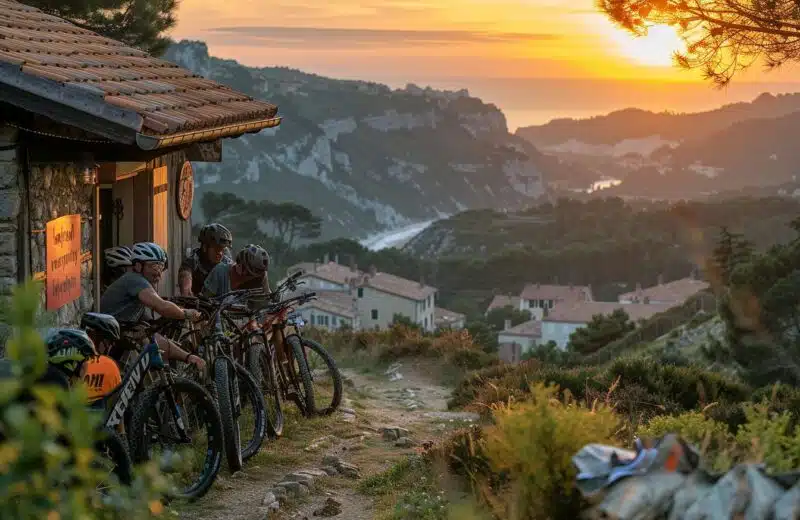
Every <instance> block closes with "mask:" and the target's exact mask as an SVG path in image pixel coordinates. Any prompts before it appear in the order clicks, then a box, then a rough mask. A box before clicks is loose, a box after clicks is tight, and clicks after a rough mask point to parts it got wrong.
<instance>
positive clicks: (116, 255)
mask: <svg viewBox="0 0 800 520" xmlns="http://www.w3.org/2000/svg"><path fill="white" fill-rule="evenodd" d="M104 254H105V258H106V265H107V266H108V267H111V268H116V267H128V266H131V265H133V260H132V259H131V256H132V255H133V252H132V251H131V249H130V248H129V247H125V246H118V247H109V248H108V249H106V250H105V251H104Z"/></svg>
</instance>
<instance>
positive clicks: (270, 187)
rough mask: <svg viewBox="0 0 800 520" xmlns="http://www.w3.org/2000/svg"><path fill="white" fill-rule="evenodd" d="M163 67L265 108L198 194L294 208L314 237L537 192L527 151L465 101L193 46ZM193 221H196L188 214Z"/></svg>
mask: <svg viewBox="0 0 800 520" xmlns="http://www.w3.org/2000/svg"><path fill="white" fill-rule="evenodd" d="M165 57H166V59H168V60H170V61H173V62H175V63H177V64H179V65H181V66H184V67H187V68H189V69H191V70H193V71H195V72H197V73H199V74H202V75H203V76H205V77H207V78H210V79H214V80H217V81H220V82H222V83H224V84H227V85H229V86H231V87H232V88H234V89H237V90H240V91H242V92H247V93H248V94H250V95H252V96H254V97H257V98H260V99H266V100H268V101H270V102H273V103H275V104H277V105H278V107H279V115H281V116H283V118H284V120H283V123H282V124H281V126H280V127H279V128H277V129H276V130H275V131H273V132H267V131H265V132H261V133H260V134H256V135H245V136H242V137H241V138H239V139H236V140H231V141H228V142H226V143H225V145H224V147H223V150H224V152H223V162H222V163H219V164H209V163H206V164H198V167H197V180H196V183H197V191H198V195H199V196H202V194H203V193H204V192H206V191H209V190H213V191H220V192H232V193H235V194H237V195H239V196H242V197H245V198H247V199H270V200H273V201H278V202H282V201H294V202H298V203H300V204H303V205H304V206H307V207H308V208H310V209H311V210H312V211H313V212H314V213H315V214H317V215H319V216H322V217H323V218H324V219H325V221H324V223H323V237H322V238H333V237H337V236H344V237H354V238H355V237H364V236H366V235H368V234H371V233H375V232H378V231H382V230H385V229H387V228H394V227H400V226H404V225H408V224H410V223H413V222H418V221H425V220H430V219H435V218H439V217H441V216H443V215H447V214H453V213H456V212H459V211H463V210H466V209H470V208H517V207H522V206H525V205H527V204H529V203H530V202H531V201H532V197H536V196H538V195H540V194H541V193H542V192H543V184H542V176H543V174H544V173H543V171H542V170H541V166H542V164H550V165H551V166H552V167H555V168H557V167H558V164H557V163H555V164H552V162H548V160H547V159H546V158H544V159H543V158H542V156H541V154H539V152H538V151H537V150H536V149H535V147H534V146H533V145H531V144H530V143H528V142H527V141H525V140H524V139H522V138H520V137H518V136H515V135H513V134H510V133H509V132H508V128H507V126H506V120H505V117H504V115H503V113H502V112H501V111H500V110H499V109H498V108H497V107H496V106H494V105H490V104H486V103H484V102H482V101H481V100H480V99H477V98H474V97H471V96H470V95H469V93H468V92H467V91H465V90H462V91H455V92H453V91H437V90H432V89H423V88H419V87H415V86H413V85H409V86H408V87H407V88H405V89H395V90H392V89H390V88H389V87H387V86H384V85H380V84H377V83H368V82H363V81H349V80H336V79H330V78H326V77H322V76H317V75H313V74H306V73H303V72H300V71H297V70H292V69H288V68H280V67H266V68H249V67H245V66H243V65H240V64H239V63H237V62H235V61H233V60H220V59H217V58H214V57H211V56H209V54H208V48H207V46H206V45H205V44H204V43H202V42H190V41H183V42H180V43H177V44H174V45H172V46H171V47H170V49H169V50H168V52H167V54H166V56H165ZM198 216H199V215H198Z"/></svg>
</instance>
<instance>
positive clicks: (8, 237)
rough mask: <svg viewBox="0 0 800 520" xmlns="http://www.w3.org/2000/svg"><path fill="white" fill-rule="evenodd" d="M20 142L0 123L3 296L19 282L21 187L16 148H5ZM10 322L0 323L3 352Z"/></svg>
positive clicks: (0, 349) (0, 278) (12, 130)
mask: <svg viewBox="0 0 800 520" xmlns="http://www.w3.org/2000/svg"><path fill="white" fill-rule="evenodd" d="M16 143H17V130H16V129H15V128H12V127H10V126H5V125H3V124H2V123H0V297H2V296H6V295H8V294H10V292H11V288H12V287H13V286H14V285H15V284H16V283H17V251H18V235H17V232H18V229H19V220H18V217H19V209H20V201H21V200H22V199H21V197H20V186H19V166H18V163H17V149H16V148H12V149H10V150H6V149H5V148H6V147H9V146H14V145H16ZM8 332H9V328H8V324H6V323H3V322H0V355H2V353H3V351H4V346H5V339H6V337H7V336H8Z"/></svg>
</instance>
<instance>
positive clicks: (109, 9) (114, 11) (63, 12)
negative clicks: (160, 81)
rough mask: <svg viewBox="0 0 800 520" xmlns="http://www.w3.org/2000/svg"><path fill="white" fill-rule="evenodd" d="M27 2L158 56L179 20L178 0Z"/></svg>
mask: <svg viewBox="0 0 800 520" xmlns="http://www.w3.org/2000/svg"><path fill="white" fill-rule="evenodd" d="M25 3H26V4H28V5H31V6H33V7H38V8H39V9H42V10H43V11H45V12H48V13H51V14H54V15H56V16H60V17H62V18H66V19H67V20H69V21H70V22H72V23H74V24H75V25H77V26H79V27H83V28H84V29H89V30H91V31H95V32H97V33H99V34H102V35H103V36H106V37H108V38H111V39H114V40H119V41H121V42H124V43H126V44H128V45H131V46H133V47H138V48H141V49H143V50H145V51H147V52H150V53H152V54H155V55H156V56H159V55H161V54H162V53H163V52H164V51H165V50H166V48H167V46H168V45H169V44H170V40H169V38H168V37H166V36H165V35H164V33H166V32H167V31H168V30H169V29H171V28H172V27H174V26H175V23H176V22H177V20H176V18H175V10H176V8H177V6H178V2H177V1H176V0H104V1H102V2H97V1H92V0H67V1H62V0H58V1H55V0H28V1H26V2H25Z"/></svg>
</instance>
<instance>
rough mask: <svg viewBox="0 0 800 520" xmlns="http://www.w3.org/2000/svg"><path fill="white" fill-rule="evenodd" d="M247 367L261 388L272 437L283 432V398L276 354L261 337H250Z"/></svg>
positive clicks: (268, 428) (268, 429)
mask: <svg viewBox="0 0 800 520" xmlns="http://www.w3.org/2000/svg"><path fill="white" fill-rule="evenodd" d="M248 342H249V346H248V347H247V354H246V357H247V369H248V371H249V372H250V374H252V375H253V378H254V379H255V380H256V382H258V384H259V386H260V388H261V394H262V395H263V396H264V409H265V411H266V413H267V433H269V436H270V437H272V438H277V437H280V436H281V435H282V434H283V398H282V397H281V389H280V388H279V387H278V376H277V374H276V367H275V356H274V355H270V354H269V353H268V351H267V349H266V348H265V346H264V344H263V343H262V341H261V340H260V338H257V337H252V338H249V339H248Z"/></svg>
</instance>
